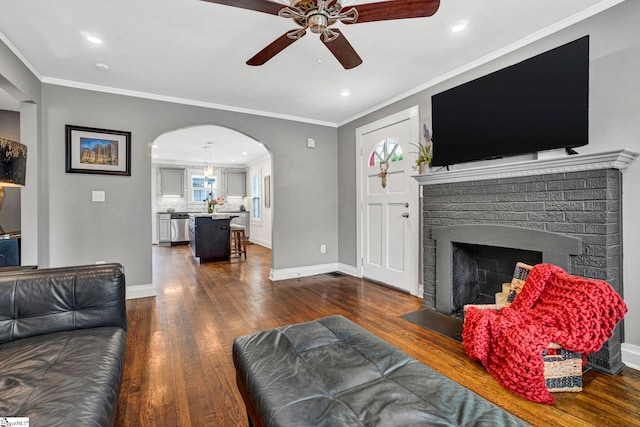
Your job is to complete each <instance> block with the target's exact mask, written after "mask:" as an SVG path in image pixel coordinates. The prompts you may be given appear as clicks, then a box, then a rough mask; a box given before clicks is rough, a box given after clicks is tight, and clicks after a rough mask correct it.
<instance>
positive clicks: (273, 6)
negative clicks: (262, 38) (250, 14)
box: [202, 0, 286, 15]
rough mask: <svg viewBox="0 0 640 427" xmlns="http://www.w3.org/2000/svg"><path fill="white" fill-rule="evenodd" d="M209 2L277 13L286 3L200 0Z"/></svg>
mask: <svg viewBox="0 0 640 427" xmlns="http://www.w3.org/2000/svg"><path fill="white" fill-rule="evenodd" d="M202 1H207V2H209V3H217V4H224V5H226V6H233V7H239V8H242V9H249V10H255V11H258V12H264V13H269V14H271V15H277V14H278V12H280V9H282V8H284V7H285V6H286V5H284V4H282V3H274V2H272V1H268V0H202Z"/></svg>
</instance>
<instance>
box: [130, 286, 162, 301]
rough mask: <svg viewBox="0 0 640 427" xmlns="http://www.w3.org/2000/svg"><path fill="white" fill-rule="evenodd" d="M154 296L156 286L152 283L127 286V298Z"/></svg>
mask: <svg viewBox="0 0 640 427" xmlns="http://www.w3.org/2000/svg"><path fill="white" fill-rule="evenodd" d="M155 296H156V287H155V286H153V284H148V285H137V286H127V299H135V298H147V297H155Z"/></svg>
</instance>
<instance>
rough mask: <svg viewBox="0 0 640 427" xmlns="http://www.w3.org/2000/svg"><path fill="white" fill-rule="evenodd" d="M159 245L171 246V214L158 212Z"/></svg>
mask: <svg viewBox="0 0 640 427" xmlns="http://www.w3.org/2000/svg"><path fill="white" fill-rule="evenodd" d="M158 246H171V214H169V213H159V214H158Z"/></svg>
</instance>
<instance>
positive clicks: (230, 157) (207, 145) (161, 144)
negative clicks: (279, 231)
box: [151, 125, 273, 248]
mask: <svg viewBox="0 0 640 427" xmlns="http://www.w3.org/2000/svg"><path fill="white" fill-rule="evenodd" d="M151 153H152V168H151V173H152V177H151V186H152V188H151V198H152V200H151V206H152V216H153V217H152V227H153V230H152V236H153V242H152V243H154V244H162V245H164V244H165V243H166V242H165V241H162V242H161V241H160V232H159V231H160V230H159V228H160V227H159V222H158V214H160V213H166V212H167V211H174V212H188V213H192V212H206V210H207V209H206V203H205V202H203V199H204V198H206V196H207V194H208V193H209V192H211V193H212V194H213V195H214V197H216V198H218V197H219V198H221V199H222V200H223V204H221V205H218V206H217V207H216V209H217V210H219V211H223V212H224V211H233V212H236V211H241V210H243V211H246V212H247V214H246V215H247V217H248V218H247V221H248V235H249V240H250V241H251V242H252V243H256V244H260V245H263V246H266V247H268V248H271V239H272V232H271V230H272V215H271V213H272V208H273V207H272V204H271V200H272V199H273V197H272V193H271V191H272V190H271V189H273V184H272V183H271V179H272V178H271V177H272V173H271V171H272V166H271V165H272V161H271V154H270V152H269V150H268V149H267V148H266V147H265V145H264V144H262V143H261V142H259V141H257V140H255V139H253V138H251V137H249V136H247V135H245V134H243V133H241V132H238V131H236V130H233V129H229V128H226V127H222V126H216V125H202V126H193V127H188V128H181V129H176V130H173V131H170V132H166V133H164V134H162V135H160V136H158V137H157V138H156V139H155V141H154V142H153V143H152V147H151ZM208 166H213V174H212V175H211V176H206V177H205V168H206V167H208ZM171 176H173V177H175V179H176V180H172V179H173V178H170V177H171ZM163 178H164V179H165V182H164V187H163ZM170 180H172V181H170ZM266 186H268V187H269V188H266ZM169 187H172V189H171V190H170V191H168V190H167V188H169Z"/></svg>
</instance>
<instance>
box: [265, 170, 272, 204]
mask: <svg viewBox="0 0 640 427" xmlns="http://www.w3.org/2000/svg"><path fill="white" fill-rule="evenodd" d="M264 207H265V208H270V207H271V175H267V176H265V177H264Z"/></svg>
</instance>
